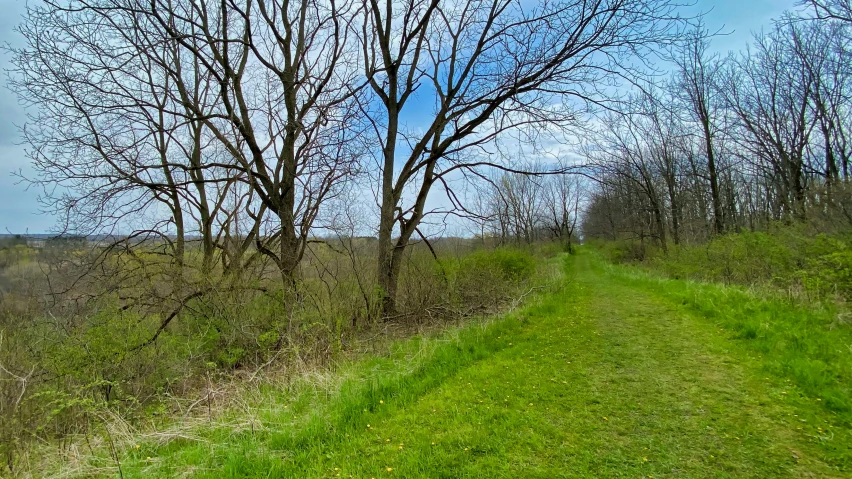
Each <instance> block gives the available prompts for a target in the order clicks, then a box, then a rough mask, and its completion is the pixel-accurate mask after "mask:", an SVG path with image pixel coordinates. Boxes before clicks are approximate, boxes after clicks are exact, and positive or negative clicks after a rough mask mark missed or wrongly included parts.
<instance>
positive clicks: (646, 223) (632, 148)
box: [583, 0, 852, 249]
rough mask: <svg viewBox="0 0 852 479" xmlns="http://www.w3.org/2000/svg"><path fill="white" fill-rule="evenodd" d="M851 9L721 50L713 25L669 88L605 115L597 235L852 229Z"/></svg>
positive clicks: (657, 86)
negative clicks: (797, 225) (804, 225)
mask: <svg viewBox="0 0 852 479" xmlns="http://www.w3.org/2000/svg"><path fill="white" fill-rule="evenodd" d="M849 12H850V3H849V2H848V1H844V0H838V1H833V0H832V1H820V0H813V1H808V2H804V5H803V9H802V10H801V11H799V12H797V13H787V14H785V15H784V16H783V17H782V18H780V19H777V20H776V21H775V22H774V25H773V26H772V27H771V28H769V29H768V30H767V31H761V32H758V33H755V34H754V35H753V38H752V41H751V42H750V44H749V45H748V46H747V47H746V48H745V49H744V50H743V51H741V52H738V53H730V54H728V55H725V56H723V55H719V54H716V53H713V52H712V50H711V46H710V42H711V40H712V36H711V35H709V34H708V33H709V32H707V30H706V29H704V28H703V27H700V28H699V29H698V30H696V31H695V32H694V34H693V35H692V36H691V37H689V38H688V39H687V41H685V42H684V43H683V44H681V45H679V46H678V48H676V49H675V50H674V51H673V55H672V59H671V63H672V65H673V67H674V68H673V70H672V72H671V74H670V75H669V76H668V77H667V78H666V79H665V80H664V81H658V82H653V83H651V82H649V83H648V84H647V85H645V86H644V87H643V88H641V89H638V90H637V91H636V92H635V93H634V94H633V96H632V97H631V101H629V102H627V103H626V104H625V105H622V107H621V108H619V109H618V110H616V111H611V112H609V113H608V114H607V115H605V116H604V117H603V119H602V120H601V121H600V123H599V125H598V128H596V131H595V133H594V135H593V138H592V139H591V140H589V141H587V143H586V146H585V149H586V152H587V158H588V160H589V167H590V171H593V172H594V175H595V178H596V180H597V181H598V184H599V187H598V188H597V189H596V191H595V193H594V195H593V196H592V197H591V199H590V204H589V206H588V210H587V212H586V216H585V221H584V225H583V231H584V233H586V234H587V235H588V236H589V237H600V238H607V239H623V238H631V239H635V240H638V241H640V242H642V243H644V242H649V243H652V244H656V245H658V246H659V247H661V248H662V249H666V248H667V246H668V245H670V244H678V243H681V242H692V243H695V242H701V241H704V240H706V239H708V238H710V237H712V236H714V235H719V234H724V233H727V232H736V231H739V230H743V229H749V230H760V229H765V228H766V227H767V226H768V225H770V224H773V223H777V222H788V223H789V222H810V223H812V224H815V225H816V226H817V227H818V228H819V229H821V230H825V231H829V230H833V229H836V228H837V227H841V226H842V225H849V224H850V223H852V210H850V208H852V196H850V194H852V191H851V190H850V188H849V185H848V180H849V178H850V176H849V175H850V157H852V143H850V139H852V137H850V135H852V110H850V106H852V103H850V101H852V83H850V80H852V77H850V68H852V56H850V54H852V50H850V44H852V43H850V27H852V23H851V22H850V17H849Z"/></svg>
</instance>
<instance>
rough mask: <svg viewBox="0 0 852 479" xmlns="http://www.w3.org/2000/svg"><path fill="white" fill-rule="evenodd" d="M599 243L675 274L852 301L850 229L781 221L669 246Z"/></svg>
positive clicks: (810, 298) (805, 297)
mask: <svg viewBox="0 0 852 479" xmlns="http://www.w3.org/2000/svg"><path fill="white" fill-rule="evenodd" d="M597 244H598V245H599V247H600V248H601V250H602V251H604V252H605V254H606V255H607V256H608V258H609V259H610V260H612V261H614V262H627V263H630V262H633V263H641V264H643V265H645V266H647V267H650V268H652V269H655V270H657V271H661V272H663V273H665V274H666V275H668V276H670V277H672V278H676V279H678V278H683V279H693V280H699V281H707V282H721V283H725V284H738V285H746V286H756V287H766V288H769V289H770V290H775V291H778V292H782V293H783V294H784V295H786V296H787V297H789V298H791V299H795V300H801V301H805V302H811V303H816V302H823V301H827V302H831V303H847V302H849V301H850V300H852V237H850V235H849V234H841V233H833V234H828V233H817V232H816V230H815V229H814V228H813V227H812V226H806V225H798V226H794V225H782V224H778V225H774V226H773V227H772V228H770V229H768V230H767V231H743V232H739V233H729V234H725V235H721V236H717V237H714V238H712V239H710V240H709V241H707V242H704V243H697V244H679V245H674V246H671V247H669V248H668V249H667V250H662V249H660V248H659V247H655V246H654V245H653V244H651V245H642V244H639V243H637V242H634V241H614V242H598V243H597Z"/></svg>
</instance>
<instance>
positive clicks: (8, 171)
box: [0, 0, 797, 233]
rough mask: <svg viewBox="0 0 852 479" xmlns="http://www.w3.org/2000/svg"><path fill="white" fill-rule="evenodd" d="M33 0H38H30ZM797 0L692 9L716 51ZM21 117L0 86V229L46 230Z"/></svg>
mask: <svg viewBox="0 0 852 479" xmlns="http://www.w3.org/2000/svg"><path fill="white" fill-rule="evenodd" d="M30 1H31V2H37V1H39V0H30ZM796 3H797V2H796V0H698V4H697V5H696V7H695V8H696V10H701V11H709V13H708V14H707V17H706V23H707V26H708V28H709V29H710V30H717V29H723V31H724V32H725V33H729V34H728V35H725V36H723V37H720V38H717V39H716V40H715V41H714V45H713V46H714V49H716V50H717V51H719V52H721V53H726V52H728V51H732V50H733V51H737V50H740V49H742V48H743V47H744V46H745V44H746V42H747V41H748V39H749V37H750V32H752V31H756V30H760V29H761V28H763V27H766V26H768V25H770V24H771V20H772V18H775V17H778V16H779V15H781V13H782V12H784V10H788V9H791V8H794V7H795V5H796ZM24 5H25V0H0V11H2V12H3V13H2V15H0V43H4V44H5V43H10V44H12V45H15V44H17V43H19V38H18V37H17V35H16V34H15V33H14V31H13V30H14V27H15V25H16V24H17V23H18V22H19V21H20V18H21V15H22V14H23V11H24ZM8 62H9V58H8V57H7V56H6V55H5V54H0V65H2V67H3V70H4V71H5V70H6V69H8V66H9V65H8ZM24 121H25V117H24V112H23V110H22V108H21V107H20V106H19V105H18V102H17V99H16V98H15V97H14V96H13V95H12V94H11V93H10V92H9V91H8V90H7V89H6V88H5V80H4V81H3V82H2V87H0V233H6V232H13V233H24V232H29V233H44V232H49V231H50V230H51V227H52V225H53V223H54V218H52V217H50V216H47V215H44V214H40V213H39V205H38V203H37V199H38V191H36V190H35V189H33V188H29V189H28V188H27V187H26V185H24V184H20V183H19V182H18V179H17V178H16V177H14V175H13V173H14V172H17V171H23V172H24V173H25V174H26V173H27V172H28V171H29V167H28V162H27V160H26V158H25V157H24V149H23V147H21V146H19V143H20V137H19V135H18V127H19V126H21V125H22V124H23V122H24Z"/></svg>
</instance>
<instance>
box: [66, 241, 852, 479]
mask: <svg viewBox="0 0 852 479" xmlns="http://www.w3.org/2000/svg"><path fill="white" fill-rule="evenodd" d="M554 261H561V262H564V277H563V278H561V279H559V280H558V284H556V285H555V286H554V287H552V288H551V289H550V290H549V291H546V292H542V293H540V294H539V295H538V297H536V298H533V299H531V300H530V301H529V304H527V305H526V306H523V307H521V308H520V309H518V310H517V311H515V312H513V313H512V314H509V315H507V316H506V317H504V318H500V319H495V320H493V321H490V322H487V323H481V324H476V325H472V326H468V327H465V328H462V329H456V330H452V331H448V332H446V333H443V334H441V335H439V336H435V337H430V338H415V339H412V340H409V341H406V342H403V343H400V344H398V345H397V347H396V348H395V349H394V351H393V352H392V353H391V354H389V355H387V356H384V357H370V358H365V359H363V360H360V361H358V362H356V363H353V364H349V365H346V366H343V367H342V368H341V369H340V370H339V371H337V372H335V373H333V374H332V375H327V376H317V377H314V378H312V379H310V378H309V379H307V380H305V381H303V382H301V383H300V384H299V385H296V386H294V387H292V388H290V389H281V388H275V387H267V388H265V389H263V390H261V391H258V392H255V393H254V394H253V395H252V396H251V398H249V399H247V401H249V403H248V404H247V407H245V408H241V409H240V410H239V411H236V410H235V411H233V412H232V413H226V414H224V415H223V416H221V417H218V418H214V419H213V420H212V421H211V422H210V423H209V424H208V425H204V424H203V423H202V424H201V425H197V426H194V427H193V428H192V429H190V430H187V429H185V428H184V429H182V430H181V433H180V434H179V435H175V437H172V438H171V439H170V440H168V441H166V440H163V437H165V436H164V435H163V434H159V435H157V436H156V439H155V438H153V437H152V436H151V437H148V438H147V439H146V437H145V436H140V439H139V441H138V442H139V444H138V445H130V446H128V447H126V448H123V449H122V450H121V451H119V452H118V454H117V455H118V457H119V459H120V463H121V472H120V473H119V471H118V468H117V467H116V465H115V462H116V461H114V460H112V459H109V458H107V457H103V458H102V460H101V461H100V465H101V466H102V468H101V469H90V470H89V472H90V473H92V474H91V475H95V476H97V475H101V476H104V477H118V476H119V474H121V475H123V477H125V478H131V477H133V478H136V477H139V478H142V477H146V478H148V477H199V478H221V477H232V478H237V477H251V478H277V477H281V478H314V477H317V478H319V477H344V478H345V477H356V478H391V477H401V478H501V477H504V478H554V477H560V478H562V477H564V478H573V477H576V478H588V477H608V478H609V477H613V478H616V477H623V478H689V477H694V478H710V477H712V478H726V477H730V478H748V477H752V478H776V477H791V478H792V477H796V478H800V477H825V478H836V477H852V424H850V413H849V410H848V408H846V405H848V403H849V397H848V394H849V385H850V383H849V381H850V377H849V374H850V372H849V371H846V370H845V368H846V366H847V365H848V364H849V361H850V355H852V331H850V329H852V327H850V326H848V325H846V326H843V327H838V328H835V327H831V328H829V327H827V326H826V325H823V324H822V323H821V322H820V321H821V320H813V321H810V322H809V321H808V320H807V318H808V317H809V316H808V315H810V314H814V315H817V313H810V312H808V311H805V310H797V309H795V308H794V307H792V306H784V305H778V306H777V307H774V306H773V307H770V306H771V305H770V306H766V304H767V302H765V301H758V300H757V299H755V298H753V297H751V296H749V295H748V294H746V293H742V292H739V291H738V290H727V289H725V290H724V291H722V290H721V289H720V287H718V286H715V285H696V284H688V283H684V282H680V281H668V280H660V279H657V278H655V277H653V276H651V275H649V274H647V273H640V272H638V271H637V270H632V269H630V268H627V267H612V266H609V265H606V264H604V263H603V261H602V260H600V259H598V258H597V257H596V256H595V255H594V254H593V253H591V252H583V253H582V254H580V255H579V256H576V257H570V258H569V257H563V258H560V259H558V260H554ZM720 291H722V292H720ZM702 298H703V299H702ZM726 302H727V303H726ZM728 303H730V304H728ZM761 305H762V306H761ZM749 307H751V308H753V309H748V308H749ZM761 308H763V309H761ZM766 308H769V310H770V311H775V312H776V313H777V314H774V315H773V314H769V313H766V314H769V315H768V316H766V315H765V314H764V313H765V311H766ZM772 308H775V309H772ZM784 308H788V309H784ZM761 311H764V313H761ZM784 311H790V312H791V313H790V314H789V315H787V316H785V314H784ZM752 313H754V314H758V313H760V314H764V316H760V318H763V319H762V320H761V321H764V322H765V321H770V322H772V324H771V327H769V328H765V329H769V330H771V331H777V334H782V333H783V331H785V330H786V329H788V326H789V327H792V326H790V325H788V324H787V323H786V321H788V319H787V318H788V317H789V318H791V319H789V321H790V322H791V323H790V324H795V325H796V326H795V331H796V335H797V337H798V338H799V339H798V343H795V342H794V344H800V345H802V346H801V347H798V346H797V347H787V346H788V345H789V344H791V342H790V339H789V338H787V340H786V342H784V341H781V339H779V338H782V337H781V336H772V335H771V334H768V333H764V332H763V331H756V332H754V333H746V332H744V331H748V330H749V328H751V323H749V319H748V318H749V317H751V316H749V315H751V314H752ZM737 315H740V316H742V318H743V319H742V320H738V319H737ZM767 318H768V319H767ZM760 324H762V323H760ZM809 328H810V329H809ZM810 330H812V331H813V333H812V334H811V333H809V331H810ZM773 334H775V333H773ZM782 339H783V338H782ZM779 341H780V342H779ZM842 345H847V346H846V347H847V350H843V349H838V348H840V347H841V346H842ZM797 361H798V362H797ZM809 361H810V362H812V363H813V364H811V363H809ZM815 361H819V362H822V363H824V364H822V365H821V366H820V365H816V362H815ZM829 363H830V364H829ZM796 364H799V366H795V365H796ZM806 364H811V366H809V367H805V366H803V365H806ZM785 365H786V366H785ZM794 366H795V367H794ZM817 371H819V372H820V373H819V374H822V377H820V378H817V379H814V378H809V375H812V374H817ZM823 395H825V397H823ZM246 411H250V413H247V412H246ZM95 462H97V461H95ZM66 472H68V471H66Z"/></svg>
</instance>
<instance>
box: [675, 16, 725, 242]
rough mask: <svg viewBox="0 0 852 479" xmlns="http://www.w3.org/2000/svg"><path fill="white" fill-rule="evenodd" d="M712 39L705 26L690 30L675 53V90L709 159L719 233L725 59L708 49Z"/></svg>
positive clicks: (721, 222) (722, 225) (722, 223)
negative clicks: (721, 92)
mask: <svg viewBox="0 0 852 479" xmlns="http://www.w3.org/2000/svg"><path fill="white" fill-rule="evenodd" d="M709 41H710V40H709V36H708V32H707V31H706V30H705V29H704V28H703V27H699V28H698V29H697V30H695V31H694V32H692V33H691V35H690V37H689V40H688V41H687V42H685V44H684V45H683V47H682V50H681V52H680V53H679V55H678V56H676V57H675V61H676V64H677V73H676V76H675V80H674V84H673V86H672V92H674V93H675V95H676V98H678V100H680V101H681V102H682V104H683V105H684V111H685V112H686V113H687V115H688V117H687V121H688V122H689V123H695V124H696V125H697V126H698V128H697V130H698V132H697V135H698V137H699V138H701V141H702V144H703V147H704V155H705V159H706V161H707V181H708V183H709V184H710V198H711V204H712V206H713V228H714V231H715V233H716V234H721V233H722V232H724V231H725V217H724V214H723V211H722V198H721V191H720V186H719V183H720V182H719V172H718V171H717V158H716V157H717V150H718V147H717V146H716V144H715V141H716V138H717V137H718V136H719V129H720V128H721V127H722V125H721V124H720V122H721V121H722V117H723V115H724V112H723V111H722V109H723V108H724V105H723V103H722V100H721V99H720V98H719V96H720V95H719V93H718V92H719V88H717V86H716V84H715V82H716V81H717V78H718V76H719V71H720V69H721V67H722V62H721V61H720V59H719V58H718V56H716V55H712V54H710V53H708V48H709Z"/></svg>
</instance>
